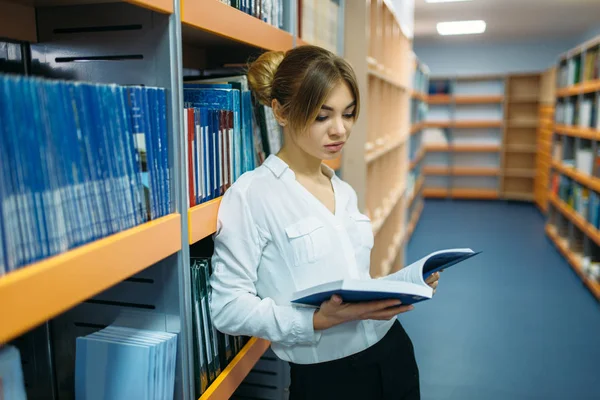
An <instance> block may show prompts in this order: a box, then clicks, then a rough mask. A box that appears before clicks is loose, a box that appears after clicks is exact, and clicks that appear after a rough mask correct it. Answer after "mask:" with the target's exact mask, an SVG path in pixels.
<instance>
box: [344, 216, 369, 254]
mask: <svg viewBox="0 0 600 400" xmlns="http://www.w3.org/2000/svg"><path fill="white" fill-rule="evenodd" d="M347 224H348V225H347V230H348V235H349V236H350V240H351V241H352V244H353V245H354V246H355V247H356V248H357V247H366V248H368V249H369V250H370V249H372V248H373V244H374V241H375V238H374V237H373V226H372V224H371V220H370V219H369V217H367V216H366V215H364V214H361V213H358V212H353V213H350V214H349V217H348V219H347Z"/></svg>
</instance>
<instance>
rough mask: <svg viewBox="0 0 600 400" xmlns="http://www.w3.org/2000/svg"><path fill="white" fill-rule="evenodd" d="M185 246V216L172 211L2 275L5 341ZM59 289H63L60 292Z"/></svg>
mask: <svg viewBox="0 0 600 400" xmlns="http://www.w3.org/2000/svg"><path fill="white" fill-rule="evenodd" d="M179 250H181V216H180V215H179V214H170V215H167V216H165V217H162V218H159V219H157V220H155V221H150V222H148V223H145V224H143V225H140V226H137V227H134V228H131V229H128V230H126V231H123V232H119V233H116V234H114V235H111V236H109V237H106V238H104V239H100V240H97V241H95V242H93V243H89V244H86V245H83V246H81V247H78V248H75V249H73V250H70V251H67V252H65V253H63V254H59V255H57V256H54V257H50V258H48V259H46V260H43V261H40V262H38V263H35V264H32V265H29V266H27V267H23V268H21V269H18V270H16V271H13V272H9V273H8V274H6V275H5V276H3V277H0V304H3V305H7V304H12V305H14V307H2V308H0V321H2V323H1V324H0V343H5V342H7V341H9V340H11V339H13V338H15V337H17V336H19V335H21V334H23V333H25V332H27V331H29V330H31V329H33V328H35V327H36V326H38V325H39V324H41V323H43V322H44V321H47V320H49V319H51V318H53V317H55V316H57V315H59V314H61V313H63V312H65V311H67V310H68V309H70V308H72V307H73V306H75V305H77V304H79V303H81V302H82V301H84V300H86V299H89V298H90V297H93V296H95V295H96V294H98V293H100V292H102V291H104V290H106V289H108V288H110V287H112V286H114V285H115V284H117V283H119V282H121V281H123V280H124V279H127V278H129V277H130V276H132V275H134V274H136V273H138V272H140V271H142V270H144V269H145V268H147V267H149V266H150V265H153V264H154V263H156V262H158V261H160V260H162V259H164V258H165V257H168V256H170V255H171V254H173V253H175V252H177V251H179ZM57 288H60V290H58V289H57Z"/></svg>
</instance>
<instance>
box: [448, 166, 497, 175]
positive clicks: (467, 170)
mask: <svg viewBox="0 0 600 400" xmlns="http://www.w3.org/2000/svg"><path fill="white" fill-rule="evenodd" d="M451 173H452V175H458V176H498V175H500V169H499V168H493V167H452V169H451Z"/></svg>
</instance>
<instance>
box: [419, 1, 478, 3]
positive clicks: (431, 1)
mask: <svg viewBox="0 0 600 400" xmlns="http://www.w3.org/2000/svg"><path fill="white" fill-rule="evenodd" d="M459 1H472V0H425V3H457V2H459Z"/></svg>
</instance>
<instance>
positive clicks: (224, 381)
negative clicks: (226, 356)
mask: <svg viewBox="0 0 600 400" xmlns="http://www.w3.org/2000/svg"><path fill="white" fill-rule="evenodd" d="M270 345H271V343H270V342H268V341H267V340H264V339H258V338H254V337H253V338H251V339H250V340H249V341H248V343H246V345H245V346H244V348H243V349H242V350H241V351H240V352H239V353H238V354H237V355H236V356H235V358H234V359H233V360H232V361H231V362H230V363H229V365H227V367H226V368H225V369H224V370H223V372H221V374H220V375H219V376H218V377H217V379H216V380H215V381H214V382H213V383H212V384H211V385H210V386H209V387H208V389H206V392H204V393H203V394H202V396H200V400H222V399H229V398H230V397H231V395H233V393H234V392H235V391H236V389H237V388H238V386H239V385H240V384H241V383H242V381H243V380H244V378H245V377H246V376H247V375H248V373H250V371H251V370H252V368H253V367H254V365H255V364H256V363H257V361H258V360H259V359H260V357H262V355H263V354H264V353H265V351H267V350H268V348H269V346H270Z"/></svg>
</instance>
